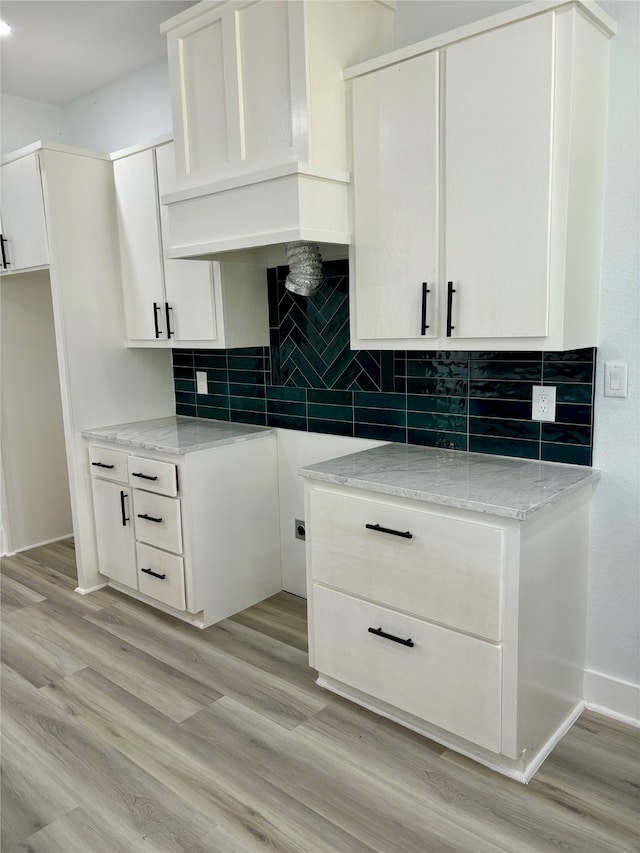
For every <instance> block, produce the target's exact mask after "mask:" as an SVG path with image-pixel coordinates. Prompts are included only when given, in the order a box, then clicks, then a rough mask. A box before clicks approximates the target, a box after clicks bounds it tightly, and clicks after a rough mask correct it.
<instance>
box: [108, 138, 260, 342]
mask: <svg viewBox="0 0 640 853" xmlns="http://www.w3.org/2000/svg"><path fill="white" fill-rule="evenodd" d="M113 167H114V177H115V186H116V198H117V205H118V222H119V231H120V254H121V260H122V279H123V288H124V301H125V314H126V322H127V337H128V339H129V343H130V345H131V346H157V347H171V346H190V347H207V348H212V349H215V348H230V347H244V346H263V345H266V344H268V341H269V319H268V304H267V286H266V278H265V271H264V268H262V267H259V266H256V265H253V264H245V263H233V264H231V263H229V264H227V263H223V264H219V263H216V262H211V261H206V260H202V261H189V260H174V259H167V258H165V257H164V247H165V246H166V245H167V242H168V239H169V238H168V234H169V227H170V226H169V221H168V217H167V211H166V207H165V206H164V205H162V204H161V203H160V196H161V195H162V194H163V193H166V192H170V191H171V190H172V189H173V188H174V182H175V171H174V158H173V144H172V143H165V144H162V145H158V146H157V147H151V148H146V149H143V150H138V151H135V152H132V153H126V152H124V153H123V154H122V155H120V154H116V155H114V164H113Z"/></svg>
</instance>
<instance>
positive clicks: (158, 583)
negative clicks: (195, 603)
mask: <svg viewBox="0 0 640 853" xmlns="http://www.w3.org/2000/svg"><path fill="white" fill-rule="evenodd" d="M136 556H137V558H138V586H139V589H140V592H142V593H144V594H145V595H148V596H150V597H151V598H155V599H156V601H161V602H162V603H163V604H168V605H169V607H174V608H175V609H176V610H184V609H185V607H186V603H185V595H184V559H183V558H182V557H178V556H176V555H175V554H167V553H166V551H159V550H158V549H157V548H151V547H150V546H149V545H143V544H142V543H140V542H138V543H137V544H136Z"/></svg>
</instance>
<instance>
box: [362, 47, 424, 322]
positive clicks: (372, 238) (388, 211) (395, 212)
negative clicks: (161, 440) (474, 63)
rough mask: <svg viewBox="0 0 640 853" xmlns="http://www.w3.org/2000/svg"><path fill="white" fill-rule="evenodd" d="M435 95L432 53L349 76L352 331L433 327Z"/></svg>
mask: <svg viewBox="0 0 640 853" xmlns="http://www.w3.org/2000/svg"><path fill="white" fill-rule="evenodd" d="M438 101H439V98H438V54H437V53H431V54H426V55H423V56H418V57H415V58H414V59H411V60H408V61H406V62H402V63H399V64H397V65H393V66H391V67H389V68H383V69H381V70H380V71H377V72H376V73H375V74H369V75H365V76H363V77H359V78H357V79H355V80H354V81H353V146H354V158H353V159H354V162H353V191H354V223H355V233H354V274H355V286H356V298H357V335H358V337H360V338H380V339H382V338H418V337H420V336H421V335H425V336H426V337H430V336H431V337H433V336H434V335H435V334H437V328H436V325H435V324H436V310H437V303H436V297H437V294H436V286H435V285H436V275H437V270H438V264H437V257H438V248H437V236H438V133H439V130H438V128H439V120H438ZM425 286H426V287H427V288H428V289H429V291H430V292H429V293H428V294H426V300H425V304H423V288H424V287H425ZM423 308H424V317H423ZM425 326H426V327H428V328H424V327H425Z"/></svg>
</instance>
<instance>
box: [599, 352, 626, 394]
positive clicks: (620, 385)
mask: <svg viewBox="0 0 640 853" xmlns="http://www.w3.org/2000/svg"><path fill="white" fill-rule="evenodd" d="M604 396H605V397H626V396H627V364H626V362H623V361H608V362H607V363H606V364H605V366H604Z"/></svg>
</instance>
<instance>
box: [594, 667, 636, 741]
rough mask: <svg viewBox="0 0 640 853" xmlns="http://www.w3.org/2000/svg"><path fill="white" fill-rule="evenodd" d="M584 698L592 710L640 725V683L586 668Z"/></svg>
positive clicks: (630, 723)
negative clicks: (633, 682)
mask: <svg viewBox="0 0 640 853" xmlns="http://www.w3.org/2000/svg"><path fill="white" fill-rule="evenodd" d="M584 700H585V704H586V706H587V708H588V709H589V710H590V711H596V712H597V713H599V714H604V716H606V717H612V718H613V719H614V720H620V722H622V723H628V724H629V725H631V726H638V727H640V684H632V683H631V682H630V681H622V680H621V679H619V678H613V677H612V676H610V675H605V673H603V672H595V671H594V670H592V669H585V671H584Z"/></svg>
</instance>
